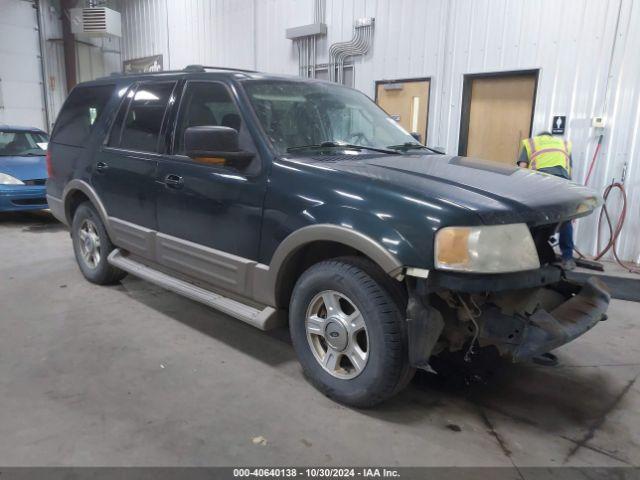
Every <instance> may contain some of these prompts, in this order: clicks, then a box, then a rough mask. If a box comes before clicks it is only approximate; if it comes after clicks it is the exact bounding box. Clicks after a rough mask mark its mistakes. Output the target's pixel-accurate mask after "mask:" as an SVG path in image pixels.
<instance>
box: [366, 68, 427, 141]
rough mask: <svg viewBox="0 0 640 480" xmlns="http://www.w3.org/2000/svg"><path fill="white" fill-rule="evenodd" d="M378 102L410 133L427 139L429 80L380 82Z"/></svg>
mask: <svg viewBox="0 0 640 480" xmlns="http://www.w3.org/2000/svg"><path fill="white" fill-rule="evenodd" d="M376 102H377V103H378V105H380V107H382V109H383V110H384V111H385V112H387V113H388V114H389V115H390V116H391V117H393V118H394V119H395V120H396V121H397V122H398V123H399V124H400V125H402V127H403V128H404V129H405V130H406V131H407V132H409V133H413V132H417V133H419V134H420V138H421V141H422V142H423V143H424V142H426V139H427V118H428V115H429V80H427V79H425V80H397V81H395V80H394V81H384V82H378V84H377V86H376Z"/></svg>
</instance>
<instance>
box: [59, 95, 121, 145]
mask: <svg viewBox="0 0 640 480" xmlns="http://www.w3.org/2000/svg"><path fill="white" fill-rule="evenodd" d="M114 89H115V85H99V86H93V87H76V88H74V89H73V91H72V92H71V94H70V95H69V98H68V99H67V101H66V102H65V104H64V107H62V111H61V112H60V114H59V115H58V120H57V121H56V125H55V128H54V130H53V135H52V136H51V141H52V142H56V143H62V144H65V145H73V146H84V144H85V143H86V141H87V140H88V139H89V135H90V134H91V131H92V130H93V127H94V125H95V124H96V122H97V121H98V119H99V118H100V116H101V115H102V112H103V110H104V108H105V106H106V105H107V102H108V101H109V98H110V97H111V95H112V93H113V90H114Z"/></svg>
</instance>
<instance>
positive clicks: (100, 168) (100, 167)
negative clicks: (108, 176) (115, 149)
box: [96, 162, 109, 173]
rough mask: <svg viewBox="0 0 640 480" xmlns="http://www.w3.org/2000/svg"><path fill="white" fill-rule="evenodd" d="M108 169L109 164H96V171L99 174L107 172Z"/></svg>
mask: <svg viewBox="0 0 640 480" xmlns="http://www.w3.org/2000/svg"><path fill="white" fill-rule="evenodd" d="M107 168H109V165H107V164H106V163H104V162H98V163H96V171H97V172H98V173H104V172H105V171H106V170H107Z"/></svg>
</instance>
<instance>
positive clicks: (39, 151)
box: [0, 130, 49, 157]
mask: <svg viewBox="0 0 640 480" xmlns="http://www.w3.org/2000/svg"><path fill="white" fill-rule="evenodd" d="M48 141H49V139H48V137H47V134H46V133H43V132H23V131H13V130H0V157H9V156H21V155H44V154H45V150H46V149H47V142H48Z"/></svg>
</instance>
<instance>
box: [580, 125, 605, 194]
mask: <svg viewBox="0 0 640 480" xmlns="http://www.w3.org/2000/svg"><path fill="white" fill-rule="evenodd" d="M602 137H603V135H600V136H599V137H598V145H597V146H596V151H595V152H593V158H592V159H591V164H590V165H589V171H588V172H587V178H586V180H585V181H584V186H585V187H586V186H587V185H589V179H590V178H591V172H593V166H594V165H595V164H596V158H597V157H598V153H599V152H600V146H601V145H602Z"/></svg>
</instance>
